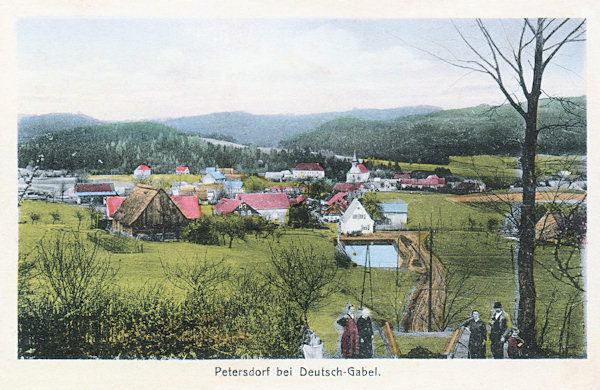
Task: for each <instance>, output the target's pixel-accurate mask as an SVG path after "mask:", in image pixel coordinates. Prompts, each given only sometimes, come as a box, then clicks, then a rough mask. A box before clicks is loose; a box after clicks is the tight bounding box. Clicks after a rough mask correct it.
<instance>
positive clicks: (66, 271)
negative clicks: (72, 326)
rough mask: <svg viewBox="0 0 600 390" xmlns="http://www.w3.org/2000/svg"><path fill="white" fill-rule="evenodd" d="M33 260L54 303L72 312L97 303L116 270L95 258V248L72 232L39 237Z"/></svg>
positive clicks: (104, 260)
mask: <svg viewBox="0 0 600 390" xmlns="http://www.w3.org/2000/svg"><path fill="white" fill-rule="evenodd" d="M33 256H34V260H33V261H34V263H35V268H36V269H37V271H38V272H39V275H40V276H41V279H42V282H43V283H44V284H46V285H47V286H48V290H49V291H50V292H51V293H52V296H53V297H54V299H56V300H57V301H58V302H60V303H61V304H62V305H64V306H65V307H66V308H68V309H69V310H75V309H77V308H80V307H81V306H83V305H85V304H87V303H89V302H90V301H92V300H95V299H98V297H99V296H101V294H103V293H104V292H105V291H106V290H107V289H108V288H109V286H110V285H111V283H112V282H113V281H114V278H115V276H116V274H117V272H118V268H113V267H112V266H111V264H110V260H109V259H108V258H103V257H100V256H98V246H97V245H96V244H90V243H87V242H86V240H85V239H82V238H80V236H79V234H77V233H75V232H62V233H57V234H55V235H52V236H48V237H43V238H42V239H41V240H40V241H39V243H38V245H37V249H36V253H35V254H34V255H33Z"/></svg>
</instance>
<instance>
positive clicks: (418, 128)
mask: <svg viewBox="0 0 600 390" xmlns="http://www.w3.org/2000/svg"><path fill="white" fill-rule="evenodd" d="M572 114H573V115H572ZM585 114H586V100H585V97H578V98H570V99H569V100H568V101H567V103H565V102H559V101H555V100H552V101H551V100H544V101H542V102H541V103H540V128H543V127H546V126H547V127H549V128H548V129H545V130H543V131H541V132H540V135H539V146H538V152H539V153H545V154H585V153H586V121H585ZM561 124H565V125H564V126H561ZM521 137H522V119H521V118H520V117H519V116H518V115H517V113H516V112H515V111H514V110H513V109H512V108H511V107H508V106H502V107H500V108H498V109H493V110H492V109H490V107H487V106H477V107H469V108H463V109H457V110H446V111H439V112H434V113H430V114H426V115H418V116H410V117H405V118H399V119H396V120H389V121H370V120H361V119H357V118H350V117H346V118H339V119H335V120H333V121H330V122H327V123H325V124H323V125H321V126H319V127H317V128H316V129H314V130H313V131H310V132H306V133H303V134H299V135H297V136H295V137H291V138H289V139H287V140H285V141H284V142H282V145H283V146H286V147H298V148H309V149H312V150H322V149H324V145H326V148H327V149H328V150H331V151H333V152H334V153H338V154H345V155H349V154H352V152H353V151H354V150H356V151H357V153H358V154H359V155H362V156H364V157H374V158H380V159H386V160H396V161H410V162H428V163H446V162H447V161H448V157H449V156H467V155H479V154H490V155H509V156H518V155H519V154H520V150H521Z"/></svg>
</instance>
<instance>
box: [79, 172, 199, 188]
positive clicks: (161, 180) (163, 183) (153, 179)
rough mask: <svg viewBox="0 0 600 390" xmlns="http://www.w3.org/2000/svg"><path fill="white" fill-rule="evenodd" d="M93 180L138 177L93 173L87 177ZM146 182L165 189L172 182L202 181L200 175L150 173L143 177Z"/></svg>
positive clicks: (119, 181)
mask: <svg viewBox="0 0 600 390" xmlns="http://www.w3.org/2000/svg"><path fill="white" fill-rule="evenodd" d="M88 178H89V179H90V180H93V181H102V180H107V181H112V182H117V183H129V182H138V181H140V180H139V179H136V178H134V177H133V175H93V176H89V177H88ZM143 181H144V182H145V183H147V184H150V185H154V186H157V187H161V188H163V189H167V188H170V187H172V186H173V184H174V183H177V182H179V181H185V182H186V183H189V184H192V183H197V182H199V181H202V175H177V174H158V175H151V176H150V177H148V178H145V179H143Z"/></svg>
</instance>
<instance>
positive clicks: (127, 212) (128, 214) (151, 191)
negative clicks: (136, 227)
mask: <svg viewBox="0 0 600 390" xmlns="http://www.w3.org/2000/svg"><path fill="white" fill-rule="evenodd" d="M160 191H163V192H164V190H162V189H161V188H159V187H153V186H149V185H147V184H137V185H136V186H135V187H134V188H133V191H131V194H129V196H128V197H127V199H125V200H124V201H123V203H122V204H121V207H119V208H118V209H117V211H115V213H114V215H113V219H115V220H117V221H119V222H120V223H121V224H123V225H131V224H133V223H134V222H135V221H136V220H137V219H138V218H139V216H140V215H141V214H142V212H144V210H145V209H146V207H148V205H149V204H150V202H151V201H152V199H154V197H155V196H156V195H158V193H159V192H160Z"/></svg>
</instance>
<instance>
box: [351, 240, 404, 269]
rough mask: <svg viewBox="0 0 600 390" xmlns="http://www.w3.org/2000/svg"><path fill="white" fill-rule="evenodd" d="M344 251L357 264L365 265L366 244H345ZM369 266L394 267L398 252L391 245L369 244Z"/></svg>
mask: <svg viewBox="0 0 600 390" xmlns="http://www.w3.org/2000/svg"><path fill="white" fill-rule="evenodd" d="M346 253H347V254H348V256H350V258H351V259H352V261H354V262H356V263H357V264H358V265H359V266H364V265H365V256H366V253H367V246H366V245H346ZM369 254H370V257H371V267H375V268H396V264H397V263H398V252H396V248H394V246H393V245H369Z"/></svg>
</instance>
